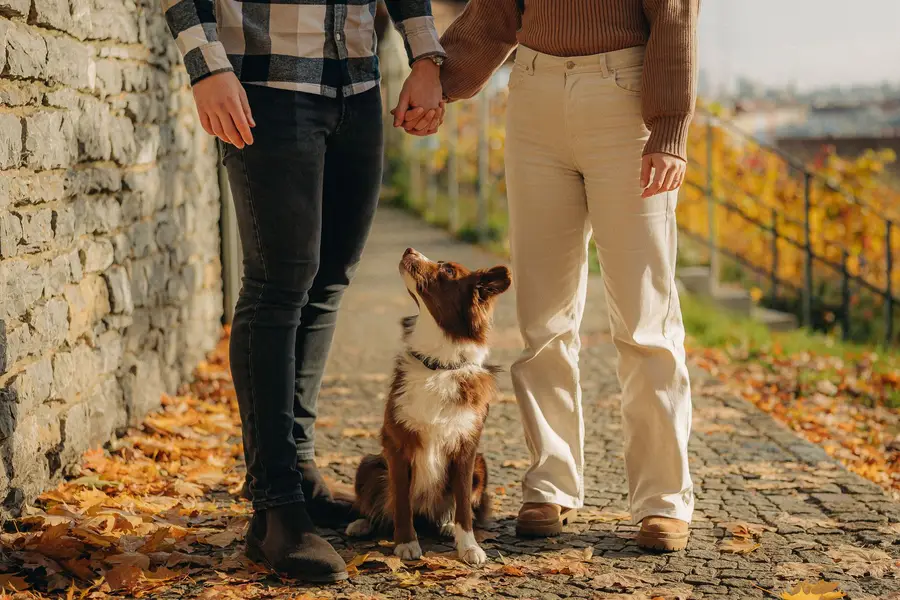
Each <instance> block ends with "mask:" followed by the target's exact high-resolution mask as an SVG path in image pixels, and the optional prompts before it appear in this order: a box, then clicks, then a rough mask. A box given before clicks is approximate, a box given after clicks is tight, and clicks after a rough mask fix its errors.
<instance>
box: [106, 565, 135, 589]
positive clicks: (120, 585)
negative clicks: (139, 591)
mask: <svg viewBox="0 0 900 600" xmlns="http://www.w3.org/2000/svg"><path fill="white" fill-rule="evenodd" d="M105 577H106V582H107V583H108V584H109V587H110V589H112V590H113V591H116V590H127V591H131V590H134V589H135V588H136V587H137V586H138V585H140V583H141V581H143V579H144V571H143V569H141V568H140V567H138V566H135V565H119V566H117V567H114V568H112V569H110V570H109V571H107V572H106V575H105Z"/></svg>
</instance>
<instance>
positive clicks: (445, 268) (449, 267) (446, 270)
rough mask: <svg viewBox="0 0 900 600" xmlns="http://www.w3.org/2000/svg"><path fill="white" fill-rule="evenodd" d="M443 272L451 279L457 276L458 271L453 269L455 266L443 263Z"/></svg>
mask: <svg viewBox="0 0 900 600" xmlns="http://www.w3.org/2000/svg"><path fill="white" fill-rule="evenodd" d="M441 271H442V272H443V273H444V274H445V275H450V276H451V277H452V276H453V275H455V274H456V269H454V268H453V265H448V264H447V263H441Z"/></svg>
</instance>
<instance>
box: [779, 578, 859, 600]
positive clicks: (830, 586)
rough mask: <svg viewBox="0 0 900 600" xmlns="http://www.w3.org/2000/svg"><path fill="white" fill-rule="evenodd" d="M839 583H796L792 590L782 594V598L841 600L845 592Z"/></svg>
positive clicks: (787, 599)
mask: <svg viewBox="0 0 900 600" xmlns="http://www.w3.org/2000/svg"><path fill="white" fill-rule="evenodd" d="M838 587H839V585H838V584H837V583H829V582H827V581H819V582H818V583H811V582H808V581H804V582H802V583H798V584H797V585H795V586H794V587H793V588H792V589H791V591H790V592H784V593H782V594H781V598H782V600H840V599H841V598H843V597H844V593H843V592H841V591H840V590H838Z"/></svg>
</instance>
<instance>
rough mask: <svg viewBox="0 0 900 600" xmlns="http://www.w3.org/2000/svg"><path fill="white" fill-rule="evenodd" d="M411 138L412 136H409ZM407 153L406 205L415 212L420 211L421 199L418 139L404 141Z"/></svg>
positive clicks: (420, 160)
mask: <svg viewBox="0 0 900 600" xmlns="http://www.w3.org/2000/svg"><path fill="white" fill-rule="evenodd" d="M410 137H412V136H410ZM405 142H406V144H408V146H407V148H411V151H410V152H409V154H408V156H409V198H408V203H409V206H410V207H411V208H414V209H415V210H416V212H418V211H420V210H421V204H420V202H421V198H422V150H421V143H420V142H419V138H415V137H412V139H410V140H405Z"/></svg>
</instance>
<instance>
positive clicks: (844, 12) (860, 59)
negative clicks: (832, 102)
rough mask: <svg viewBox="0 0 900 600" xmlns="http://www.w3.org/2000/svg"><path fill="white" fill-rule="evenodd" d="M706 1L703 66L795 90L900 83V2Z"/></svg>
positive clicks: (718, 74) (712, 72)
mask: <svg viewBox="0 0 900 600" xmlns="http://www.w3.org/2000/svg"><path fill="white" fill-rule="evenodd" d="M850 6H851V4H850V3H849V2H847V0H752V1H751V0H704V1H703V2H702V4H701V11H700V48H699V54H700V68H701V69H703V70H704V71H705V72H706V74H707V78H708V80H709V85H710V86H712V87H713V89H718V88H720V87H721V86H722V85H723V84H728V85H729V86H730V89H731V90H733V89H734V84H735V82H736V80H737V79H738V78H739V77H744V78H747V79H750V80H753V81H755V82H758V83H760V84H763V85H765V86H768V87H773V86H787V85H789V84H791V83H793V84H795V85H796V86H797V88H798V89H800V90H807V89H810V88H815V87H827V86H832V85H848V86H849V85H853V84H876V83H881V82H883V81H891V82H892V83H895V84H896V83H897V82H898V81H900V0H856V2H854V3H853V4H852V8H850Z"/></svg>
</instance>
